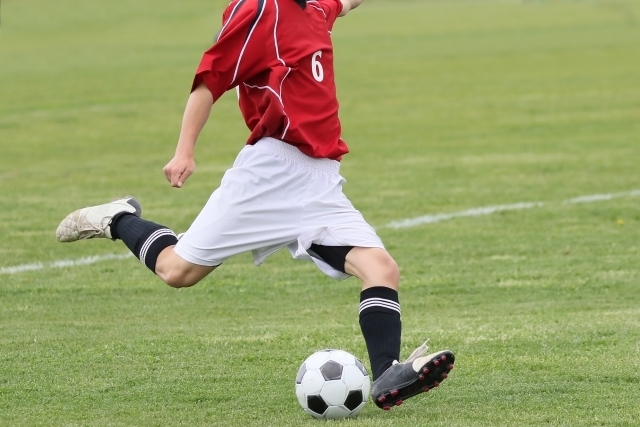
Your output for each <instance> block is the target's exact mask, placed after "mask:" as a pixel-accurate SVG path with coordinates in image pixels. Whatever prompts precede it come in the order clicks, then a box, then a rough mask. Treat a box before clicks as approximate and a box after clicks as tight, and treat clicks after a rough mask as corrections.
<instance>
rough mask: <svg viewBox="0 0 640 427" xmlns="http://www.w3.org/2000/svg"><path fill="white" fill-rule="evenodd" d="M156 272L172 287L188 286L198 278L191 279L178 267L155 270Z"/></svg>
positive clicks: (196, 281)
mask: <svg viewBox="0 0 640 427" xmlns="http://www.w3.org/2000/svg"><path fill="white" fill-rule="evenodd" d="M156 274H157V275H158V277H160V279H162V281H163V282H164V283H166V284H167V285H169V286H171V287H172V288H188V287H189V286H193V285H195V284H196V283H198V280H195V279H193V278H192V277H190V275H189V274H187V272H185V271H181V270H180V269H172V270H167V271H156Z"/></svg>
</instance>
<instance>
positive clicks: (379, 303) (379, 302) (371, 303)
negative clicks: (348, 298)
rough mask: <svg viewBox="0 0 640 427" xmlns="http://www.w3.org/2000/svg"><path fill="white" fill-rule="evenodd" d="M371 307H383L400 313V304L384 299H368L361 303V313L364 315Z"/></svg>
mask: <svg viewBox="0 0 640 427" xmlns="http://www.w3.org/2000/svg"><path fill="white" fill-rule="evenodd" d="M370 307H383V308H388V309H389V310H393V311H397V312H398V313H400V304H398V303H397V302H395V301H391V300H388V299H384V298H367V299H366V300H364V301H362V302H361V303H360V311H359V313H362V311H363V310H365V309H367V308H370Z"/></svg>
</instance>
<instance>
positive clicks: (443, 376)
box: [441, 374, 449, 380]
mask: <svg viewBox="0 0 640 427" xmlns="http://www.w3.org/2000/svg"><path fill="white" fill-rule="evenodd" d="M441 378H442V379H443V380H446V379H447V378H449V375H447V374H442V377H441Z"/></svg>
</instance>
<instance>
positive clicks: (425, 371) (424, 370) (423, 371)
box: [422, 366, 429, 375]
mask: <svg viewBox="0 0 640 427" xmlns="http://www.w3.org/2000/svg"><path fill="white" fill-rule="evenodd" d="M422 373H423V374H425V375H427V374H428V373H429V368H427V367H426V366H425V367H424V368H422Z"/></svg>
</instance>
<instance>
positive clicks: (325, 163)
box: [175, 138, 384, 279]
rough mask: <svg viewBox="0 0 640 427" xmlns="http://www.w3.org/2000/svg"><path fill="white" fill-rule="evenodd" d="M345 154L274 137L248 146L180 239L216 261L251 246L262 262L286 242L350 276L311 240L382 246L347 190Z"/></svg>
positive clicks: (204, 260)
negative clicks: (314, 251)
mask: <svg viewBox="0 0 640 427" xmlns="http://www.w3.org/2000/svg"><path fill="white" fill-rule="evenodd" d="M339 171H340V162H338V161H335V160H330V159H315V158H312V157H309V156H307V155H305V154H303V153H302V152H301V151H300V150H298V149H297V148H296V147H294V146H292V145H290V144H287V143H284V142H282V141H279V140H277V139H273V138H263V139H261V140H260V141H258V142H257V143H256V144H255V145H247V146H245V147H244V148H243V149H242V150H241V151H240V153H239V154H238V157H237V158H236V161H235V163H234V164H233V167H232V168H231V169H229V170H228V171H227V172H226V173H225V174H224V177H223V178H222V183H221V184H220V187H219V188H218V189H217V190H216V191H214V192H213V194H212V195H211V197H210V198H209V201H208V202H207V204H206V205H205V207H204V208H203V209H202V211H201V212H200V214H199V215H198V217H197V218H196V219H195V221H194V222H193V224H192V225H191V227H189V230H187V232H186V233H185V234H184V236H182V238H181V239H180V240H179V241H178V244H177V245H176V247H175V251H176V253H177V254H178V255H179V256H180V257H182V258H184V259H185V260H186V261H189V262H191V263H193V264H198V265H206V266H217V265H220V264H221V263H222V262H224V261H225V260H226V259H227V258H229V257H231V256H232V255H236V254H239V253H241V252H247V251H252V253H253V260H254V263H255V264H256V265H260V264H262V263H263V262H264V261H265V259H266V258H267V257H268V256H269V255H271V254H272V253H274V252H275V251H277V250H279V249H281V248H284V247H285V246H286V247H287V248H288V249H289V251H290V252H291V255H292V256H293V257H294V258H295V259H300V260H305V261H313V262H315V263H316V265H317V266H318V267H319V268H320V269H321V270H322V271H323V272H324V273H326V274H327V275H329V276H331V277H333V278H336V279H344V278H347V277H349V276H348V275H346V274H345V273H343V272H341V271H338V270H336V269H334V268H332V267H331V266H329V265H328V264H327V263H325V262H323V261H322V260H319V259H317V258H314V257H311V256H310V255H309V254H308V253H307V249H308V248H309V247H310V246H311V244H312V243H315V244H318V245H326V246H360V247H371V248H384V245H383V244H382V241H381V240H380V238H379V237H378V235H377V234H376V232H375V230H374V229H373V227H371V226H370V225H369V224H368V223H367V222H366V221H365V220H364V218H363V217H362V214H361V213H360V212H359V211H358V210H356V208H354V207H353V205H352V204H351V202H350V201H349V200H348V199H347V197H346V196H345V195H344V194H343V193H342V185H343V184H344V182H345V179H344V178H343V177H342V176H340V173H339Z"/></svg>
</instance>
